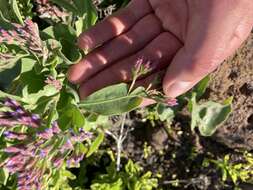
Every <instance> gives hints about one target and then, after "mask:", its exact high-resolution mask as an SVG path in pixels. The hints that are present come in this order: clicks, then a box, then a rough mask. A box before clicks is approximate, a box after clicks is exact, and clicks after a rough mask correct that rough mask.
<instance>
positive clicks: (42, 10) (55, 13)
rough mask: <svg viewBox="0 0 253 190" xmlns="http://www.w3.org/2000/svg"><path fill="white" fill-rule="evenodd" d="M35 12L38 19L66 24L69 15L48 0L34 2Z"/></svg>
mask: <svg viewBox="0 0 253 190" xmlns="http://www.w3.org/2000/svg"><path fill="white" fill-rule="evenodd" d="M35 2H36V4H37V7H36V12H37V13H38V15H39V17H40V18H43V19H48V20H52V21H53V22H66V19H67V17H69V16H70V15H69V13H67V12H66V11H64V10H62V9H60V8H59V7H58V6H56V5H54V4H53V3H51V2H49V1H48V0H35Z"/></svg>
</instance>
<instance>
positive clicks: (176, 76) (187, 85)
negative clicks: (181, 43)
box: [163, 48, 219, 98]
mask: <svg viewBox="0 0 253 190" xmlns="http://www.w3.org/2000/svg"><path fill="white" fill-rule="evenodd" d="M218 64H219V62H218V61H215V62H211V61H209V59H206V58H205V57H204V56H203V57H198V58H196V57H194V55H190V54H189V53H188V52H187V51H186V50H185V48H182V49H181V50H179V52H178V53H177V54H176V56H175V58H174V60H173V61H172V63H171V64H170V66H169V67H168V69H167V72H166V75H165V77H164V79H163V91H164V93H165V94H166V95H167V96H168V97H171V98H175V97H177V96H179V95H181V94H183V93H185V92H187V91H188V90H190V89H191V88H192V87H193V86H194V85H195V84H197V83H198V82H199V81H200V80H201V79H202V78H204V77H205V76H206V75H207V74H209V73H210V72H212V71H213V70H215V68H216V67H217V66H218Z"/></svg>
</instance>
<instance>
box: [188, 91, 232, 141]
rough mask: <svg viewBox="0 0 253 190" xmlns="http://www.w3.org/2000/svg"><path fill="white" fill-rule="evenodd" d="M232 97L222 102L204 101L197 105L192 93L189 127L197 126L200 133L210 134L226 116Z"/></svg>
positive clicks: (229, 110) (230, 107) (194, 95)
mask: <svg viewBox="0 0 253 190" xmlns="http://www.w3.org/2000/svg"><path fill="white" fill-rule="evenodd" d="M231 103H232V99H231V98H229V99H228V100H226V101H225V103H224V104H219V103H216V102H212V101H209V102H205V103H203V104H201V105H198V104H197V102H196V94H193V96H192V98H191V100H190V102H189V107H190V111H191V114H192V121H191V129H192V130H194V128H195V127H197V126H198V128H199V131H200V133H201V135H203V136H211V135H212V134H213V133H214V132H215V131H216V129H217V128H218V127H219V126H220V125H221V124H222V123H223V122H224V121H225V120H226V119H227V118H228V116H229V114H230V113H231V111H232V106H231Z"/></svg>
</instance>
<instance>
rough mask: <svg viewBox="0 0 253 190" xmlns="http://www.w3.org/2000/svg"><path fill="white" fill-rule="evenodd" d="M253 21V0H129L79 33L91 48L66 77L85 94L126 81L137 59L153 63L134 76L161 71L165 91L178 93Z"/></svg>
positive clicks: (229, 50) (212, 65) (217, 60)
mask: <svg viewBox="0 0 253 190" xmlns="http://www.w3.org/2000/svg"><path fill="white" fill-rule="evenodd" d="M252 26H253V1H252V0H212V1H210V0H132V1H131V3H130V4H129V5H128V7H126V8H125V9H122V10H120V11H119V12H117V13H116V14H114V15H112V16H110V17H108V18H107V19H105V20H104V21H102V22H100V23H98V24H97V25H96V26H94V27H92V28H91V29H89V30H88V31H86V32H84V33H82V34H81V35H80V37H79V40H78V45H79V47H80V48H82V49H84V50H91V51H90V53H89V54H88V55H87V56H86V57H85V58H84V59H83V60H82V61H81V62H80V63H78V64H76V65H73V66H72V67H71V68H70V70H69V72H68V78H69V80H70V81H71V82H73V83H76V84H80V96H81V98H84V97H86V96H88V95H89V94H91V93H92V92H94V91H96V90H98V89H100V88H103V87H105V86H107V85H111V84H115V83H119V82H130V81H131V77H132V76H131V71H132V68H133V66H134V64H135V63H136V61H137V60H138V59H139V58H141V57H143V58H144V59H145V60H148V61H150V62H151V63H154V64H153V65H152V72H150V73H149V75H148V76H146V77H145V78H142V79H141V80H139V81H138V84H140V85H144V86H145V85H146V84H148V83H150V82H152V81H153V80H154V79H155V77H156V76H157V75H159V74H163V75H164V73H165V76H164V79H163V91H164V93H165V94H166V95H167V96H168V97H173V98H174V97H177V96H178V95H181V94H182V93H184V92H186V91H187V90H189V89H190V88H192V87H193V86H194V85H195V84H196V83H197V82H198V81H200V80H201V79H202V78H203V77H204V76H206V75H207V74H209V73H210V72H212V71H213V70H215V69H216V68H217V66H218V65H219V64H220V63H221V62H222V61H223V60H224V59H226V58H227V57H228V56H230V55H232V54H233V52H234V51H235V50H236V49H237V48H238V47H239V46H240V45H241V44H242V42H243V41H244V40H245V39H246V38H247V36H248V35H249V33H250V31H251V29H252Z"/></svg>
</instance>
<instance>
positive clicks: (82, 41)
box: [77, 32, 94, 51]
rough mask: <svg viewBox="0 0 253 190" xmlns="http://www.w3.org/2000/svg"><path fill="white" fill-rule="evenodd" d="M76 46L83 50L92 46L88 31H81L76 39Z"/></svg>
mask: <svg viewBox="0 0 253 190" xmlns="http://www.w3.org/2000/svg"><path fill="white" fill-rule="evenodd" d="M77 46H78V47H79V48H80V49H83V50H84V51H88V50H89V49H92V48H93V46H94V45H93V40H92V37H91V36H90V34H88V32H83V33H82V34H80V36H79V37H78V39H77Z"/></svg>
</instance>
